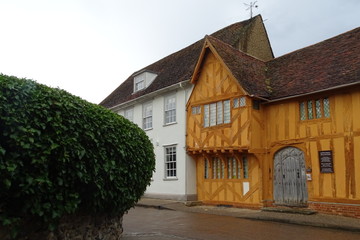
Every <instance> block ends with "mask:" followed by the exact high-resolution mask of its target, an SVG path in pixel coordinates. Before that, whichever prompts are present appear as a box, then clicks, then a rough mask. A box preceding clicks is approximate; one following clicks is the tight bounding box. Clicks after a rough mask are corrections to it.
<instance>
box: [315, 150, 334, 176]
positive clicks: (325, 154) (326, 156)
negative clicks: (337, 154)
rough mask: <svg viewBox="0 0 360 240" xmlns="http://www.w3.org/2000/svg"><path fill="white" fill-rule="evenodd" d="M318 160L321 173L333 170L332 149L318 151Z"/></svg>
mask: <svg viewBox="0 0 360 240" xmlns="http://www.w3.org/2000/svg"><path fill="white" fill-rule="evenodd" d="M319 161H320V172H321V173H333V172H334V165H333V158H332V151H319Z"/></svg>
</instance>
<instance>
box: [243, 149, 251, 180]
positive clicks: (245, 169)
mask: <svg viewBox="0 0 360 240" xmlns="http://www.w3.org/2000/svg"><path fill="white" fill-rule="evenodd" d="M242 167H243V177H244V178H249V165H248V159H247V156H246V155H244V156H243V157H242Z"/></svg>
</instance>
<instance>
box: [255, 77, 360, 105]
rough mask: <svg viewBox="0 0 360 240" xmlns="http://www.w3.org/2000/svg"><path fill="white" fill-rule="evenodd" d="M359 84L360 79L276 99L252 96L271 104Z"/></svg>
mask: <svg viewBox="0 0 360 240" xmlns="http://www.w3.org/2000/svg"><path fill="white" fill-rule="evenodd" d="M357 85H360V81H359V82H354V83H348V84H342V85H338V86H335V87H330V88H325V89H322V90H318V91H313V92H308V93H303V94H298V95H293V96H288V97H283V98H278V99H274V100H269V99H266V98H262V97H258V96H254V95H250V96H251V97H255V98H258V99H261V100H264V101H266V102H265V103H264V104H269V103H274V102H279V101H283V100H288V99H292V98H298V97H304V96H309V95H313V94H317V93H322V92H327V91H331V90H337V89H340V88H345V87H352V86H357Z"/></svg>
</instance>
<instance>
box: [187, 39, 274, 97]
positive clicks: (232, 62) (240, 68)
mask: <svg viewBox="0 0 360 240" xmlns="http://www.w3.org/2000/svg"><path fill="white" fill-rule="evenodd" d="M209 51H210V52H212V54H214V55H215V56H217V58H218V61H220V62H221V63H222V64H223V65H224V67H226V69H227V71H228V72H229V73H230V74H231V76H232V78H233V79H236V81H237V82H238V83H239V84H240V87H241V88H242V89H243V90H244V91H245V93H246V94H247V95H249V96H255V97H267V96H268V92H267V91H268V86H266V79H265V70H266V65H265V62H263V61H261V60H259V59H256V58H254V57H252V56H249V55H247V54H245V53H243V52H242V51H239V50H237V49H235V48H233V47H232V46H230V45H229V44H226V43H224V42H222V41H220V40H218V39H216V38H214V37H211V36H206V37H205V44H204V47H203V50H202V53H201V55H200V58H199V60H198V63H197V65H196V68H195V71H194V75H193V77H192V79H191V82H192V83H194V84H195V83H196V81H197V78H198V76H199V74H200V71H201V68H202V65H203V61H204V60H205V56H207V55H208V52H209Z"/></svg>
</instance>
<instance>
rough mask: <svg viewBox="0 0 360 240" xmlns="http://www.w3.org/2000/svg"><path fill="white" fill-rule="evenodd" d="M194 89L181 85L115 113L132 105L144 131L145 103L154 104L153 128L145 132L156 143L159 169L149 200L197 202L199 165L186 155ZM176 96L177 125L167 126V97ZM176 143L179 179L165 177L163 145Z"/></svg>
mask: <svg viewBox="0 0 360 240" xmlns="http://www.w3.org/2000/svg"><path fill="white" fill-rule="evenodd" d="M191 90H192V86H190V85H189V84H185V85H181V84H179V85H178V86H177V87H176V88H175V89H171V90H169V91H166V92H162V93H159V94H157V95H155V96H152V97H151V98H145V97H144V98H143V99H141V101H137V102H136V103H134V105H129V104H126V106H124V107H123V108H120V109H119V108H118V109H117V110H116V111H117V112H118V113H119V114H121V115H123V114H124V109H127V108H129V107H131V106H133V107H134V110H133V114H134V115H133V122H134V123H136V124H137V125H138V126H139V127H140V128H142V114H143V112H142V104H143V103H146V102H148V101H152V104H153V105H152V106H153V128H152V129H150V130H146V131H145V132H146V134H147V135H148V136H149V138H150V140H151V141H152V143H153V144H154V152H155V155H156V166H155V168H156V170H155V172H154V174H153V180H152V182H151V185H150V186H148V188H147V190H146V193H145V195H146V196H149V197H156V198H164V199H176V200H195V199H196V166H195V162H194V160H193V159H192V158H191V157H189V156H188V155H187V154H186V149H185V147H186V146H185V143H186V139H185V137H186V136H185V133H186V102H187V100H188V98H189V96H190V93H191ZM169 94H175V95H176V123H172V124H169V125H164V97H165V96H167V95H169ZM173 144H176V153H177V156H176V157H177V178H176V179H166V178H165V151H164V146H167V145H173Z"/></svg>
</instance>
